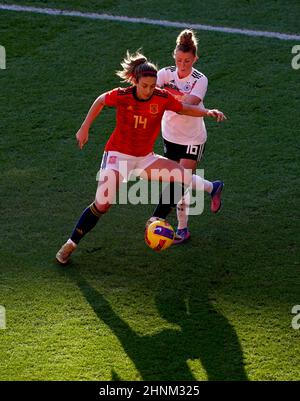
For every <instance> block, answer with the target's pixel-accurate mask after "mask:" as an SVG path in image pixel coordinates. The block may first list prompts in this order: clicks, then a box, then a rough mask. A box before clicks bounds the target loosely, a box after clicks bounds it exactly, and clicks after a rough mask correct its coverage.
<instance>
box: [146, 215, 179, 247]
mask: <svg viewBox="0 0 300 401" xmlns="http://www.w3.org/2000/svg"><path fill="white" fill-rule="evenodd" d="M174 237H175V232H174V229H173V227H172V226H171V224H169V223H168V222H166V221H162V220H157V221H153V222H152V223H151V224H149V226H148V227H147V228H146V230H145V242H146V244H147V245H148V246H149V247H150V248H151V249H153V250H154V251H157V252H160V251H164V250H165V249H167V248H169V246H171V245H172V244H173V241H174Z"/></svg>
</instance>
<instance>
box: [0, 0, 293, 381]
mask: <svg viewBox="0 0 300 401" xmlns="http://www.w3.org/2000/svg"><path fill="white" fill-rule="evenodd" d="M2 3H7V4H10V3H14V2H13V1H6V2H2ZM83 3H84V6H83ZM136 3H137V6H136V7H133V6H132V2H129V1H127V0H126V1H122V2H121V1H108V0H107V1H86V2H79V1H76V0H73V1H19V2H18V4H23V5H36V6H47V7H57V8H58V7H60V8H70V9H79V10H81V11H94V12H99V13H101V12H103V13H109V12H110V13H112V14H115V15H128V16H138V17H149V18H157V19H159V18H161V19H168V20H173V21H187V22H196V23H206V24H211V25H221V26H229V27H238V28H249V29H259V30H268V31H279V32H285V33H298V34H299V32H297V29H298V27H299V19H300V8H299V2H296V1H291V2H289V7H288V8H287V7H285V2H283V1H276V2H275V1H272V0H268V1H264V2H258V1H242V0H241V1H233V0H232V1H229V0H227V1H224V2H221V3H222V6H219V7H218V5H217V3H220V2H216V1H211V2H208V1H193V2H183V1H179V2H178V4H177V6H176V8H173V7H172V8H171V9H170V7H169V2H166V1H162V0H160V1H159V2H158V1H151V2H150V1H149V2H148V1H144V2H136ZM262 3H263V4H262ZM141 4H142V5H141ZM258 5H259V7H258ZM195 10H197V12H195ZM179 32H180V29H178V28H167V27H161V26H150V25H144V24H126V23H121V22H108V21H92V20H88V19H80V18H69V17H51V16H46V15H37V14H30V13H17V12H12V11H0V45H2V46H5V49H6V53H7V60H6V63H7V69H6V70H0V147H1V152H0V166H1V176H0V196H1V214H0V227H1V230H0V232H1V234H0V235H1V242H0V305H2V306H4V307H5V308H6V320H7V321H6V329H5V330H4V329H0V380H252V381H253V380H299V379H300V371H299V365H300V357H299V355H300V341H299V340H300V330H294V329H293V328H292V324H291V322H292V318H293V317H294V315H293V314H292V313H291V310H292V307H293V306H294V305H299V304H300V285H299V284H300V278H299V239H300V238H299V202H298V201H299V127H300V113H299V101H300V95H299V94H300V90H299V82H300V70H294V69H292V67H291V60H292V57H293V55H292V53H291V49H292V47H293V46H294V45H296V44H300V43H296V42H292V41H280V40H277V39H268V38H261V37H248V36H241V35H230V34H223V33H217V32H205V31H197V32H196V33H197V35H198V37H199V39H200V60H199V62H198V64H197V65H196V67H197V68H198V69H199V70H200V71H202V72H203V73H205V74H206V75H207V76H208V78H209V89H208V93H207V96H206V101H205V105H206V106H207V107H218V108H220V109H221V110H223V111H224V112H225V113H226V114H227V115H228V117H229V119H228V121H227V122H226V123H224V124H220V125H218V124H216V123H214V122H212V121H209V122H208V123H207V129H208V138H209V139H208V143H207V148H206V153H205V158H204V160H203V162H202V164H201V165H200V167H201V168H204V169H205V176H206V177H207V178H208V179H219V178H220V179H223V180H224V181H225V183H226V188H225V191H224V207H223V209H222V211H221V213H220V214H218V215H216V216H215V215H212V214H211V213H210V212H209V198H208V197H207V196H206V198H205V211H204V213H203V214H202V215H201V216H193V217H191V218H190V229H191V232H192V239H191V241H190V243H188V244H186V245H185V246H181V247H177V248H176V247H172V248H170V249H169V250H168V251H166V252H164V253H161V254H156V253H154V252H153V251H151V250H150V249H149V248H147V247H146V245H145V244H144V240H143V229H144V224H145V221H146V220H147V218H148V217H149V215H150V214H151V211H152V208H153V206H151V205H137V206H132V205H117V206H114V207H113V208H112V209H111V211H110V212H109V214H108V215H106V216H105V217H104V218H103V219H102V220H101V221H100V223H99V224H98V226H97V227H96V228H95V230H93V231H92V232H91V233H90V234H89V235H88V236H87V237H86V238H85V239H84V240H83V241H82V243H81V245H80V247H79V249H78V251H76V253H75V254H74V257H73V263H72V264H71V265H70V266H69V267H68V268H62V267H60V266H57V265H56V263H55V261H54V257H55V253H56V252H57V249H58V248H59V247H60V245H61V243H62V242H63V241H65V240H66V238H67V236H68V234H69V233H70V231H71V230H72V228H73V226H74V224H75V222H76V221H77V219H78V217H79V216H80V214H81V212H82V210H83V209H84V208H85V207H86V206H87V205H88V204H89V202H91V201H92V200H93V197H94V193H95V189H96V180H95V176H96V172H97V170H98V167H99V163H100V160H101V155H102V151H103V145H104V144H105V142H106V140H107V138H108V136H109V134H110V132H111V131H112V129H113V127H114V112H113V111H112V110H108V109H107V110H104V111H103V114H102V115H101V116H100V117H99V119H98V120H97V121H96V122H95V123H94V125H93V127H92V129H91V132H90V141H89V143H88V144H87V146H86V147H85V148H84V150H83V151H79V150H78V148H77V147H76V143H75V137H74V135H75V133H76V131H77V129H78V128H79V126H80V124H81V122H82V120H83V118H84V117H85V115H86V112H87V110H88V108H89V107H90V105H91V103H92V102H93V100H94V99H95V98H96V97H97V96H98V95H99V94H100V93H102V92H104V91H106V90H108V89H111V88H114V87H116V86H119V85H120V83H119V81H118V79H117V77H116V76H115V74H114V72H115V70H117V69H118V68H119V63H120V61H121V59H122V57H123V56H124V54H125V52H126V50H127V49H129V50H131V51H134V50H136V49H137V48H139V47H142V48H143V51H144V52H145V54H146V55H147V56H148V57H149V58H150V59H151V60H152V61H154V62H156V63H158V65H159V66H164V65H169V64H171V63H172V57H171V55H172V51H173V47H174V43H175V39H176V36H177V34H178V33H179ZM156 151H157V152H158V153H162V143H161V140H160V139H158V141H157V143H156ZM170 221H171V223H173V224H174V223H175V215H174V214H173V215H172V216H171V217H170Z"/></svg>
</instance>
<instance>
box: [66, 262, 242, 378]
mask: <svg viewBox="0 0 300 401" xmlns="http://www.w3.org/2000/svg"><path fill="white" fill-rule="evenodd" d="M67 274H68V276H69V277H70V278H72V280H74V282H75V283H76V284H77V286H78V287H79V288H80V290H81V292H82V294H83V295H84V297H85V298H86V300H87V301H88V302H89V304H90V305H91V306H92V308H93V309H94V311H95V313H96V315H97V316H98V317H99V319H100V320H101V321H103V322H104V323H105V324H106V325H107V326H108V327H109V328H110V330H112V332H113V333H114V334H115V335H116V336H117V337H118V339H119V341H120V342H121V344H122V346H123V348H124V351H125V352H126V354H127V355H128V357H129V358H130V359H131V360H132V362H133V363H134V365H135V367H136V369H137V370H138V371H139V373H140V375H141V377H142V379H143V380H196V377H195V376H194V375H193V373H192V370H191V368H190V367H189V365H188V363H187V361H188V360H192V361H193V360H194V361H195V360H198V361H200V363H201V364H202V366H203V368H204V370H205V371H206V374H207V378H208V380H248V379H247V376H246V373H245V370H244V366H243V356H242V350H241V347H240V344H239V341H238V338H237V335H236V333H235V331H234V329H233V327H232V326H231V325H230V323H229V322H228V320H227V319H226V318H225V317H224V316H222V315H221V314H220V313H219V312H217V311H216V310H215V309H214V308H213V306H212V305H211V303H210V302H209V301H208V297H207V296H204V297H201V298H200V299H199V295H198V294H199V290H197V292H196V293H197V297H196V293H195V294H194V295H193V291H191V292H190V295H189V297H188V298H186V299H184V298H183V294H181V292H180V291H177V292H176V291H173V292H172V291H171V292H170V291H169V292H167V294H166V295H165V294H164V293H163V292H162V293H159V294H158V295H157V297H156V304H157V309H158V312H159V313H160V315H161V317H162V318H164V319H166V320H168V321H169V322H172V323H176V324H177V325H178V326H179V327H178V328H171V329H163V330H162V331H160V332H159V333H157V334H153V335H139V334H137V333H136V332H135V331H134V330H132V329H131V327H130V326H129V325H128V324H127V323H126V322H125V321H124V320H123V319H121V318H120V317H119V316H118V315H117V313H116V312H115V311H114V310H113V309H112V307H111V305H110V304H109V302H108V301H107V300H106V298H105V297H104V296H103V295H102V294H101V293H100V292H99V291H97V290H95V289H94V288H93V287H92V286H91V285H90V284H89V283H88V282H87V281H86V279H85V278H84V277H83V276H82V275H81V274H80V273H79V272H78V271H77V270H76V269H71V270H69V271H68V273H67Z"/></svg>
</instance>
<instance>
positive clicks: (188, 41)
mask: <svg viewBox="0 0 300 401" xmlns="http://www.w3.org/2000/svg"><path fill="white" fill-rule="evenodd" d="M178 50H180V51H182V52H184V53H188V52H191V53H193V55H194V56H197V51H198V39H197V38H196V36H195V34H194V32H193V31H192V29H184V30H183V31H181V32H180V34H179V35H178V36H177V39H176V47H175V50H174V55H175V53H176V52H177V51H178Z"/></svg>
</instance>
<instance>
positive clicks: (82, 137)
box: [76, 125, 89, 149]
mask: <svg viewBox="0 0 300 401" xmlns="http://www.w3.org/2000/svg"><path fill="white" fill-rule="evenodd" d="M88 139H89V129H88V127H86V126H85V125H82V126H81V127H80V128H79V130H78V131H77V133H76V140H77V142H78V146H79V148H80V149H82V148H83V147H84V145H85V144H86V143H87V141H88Z"/></svg>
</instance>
